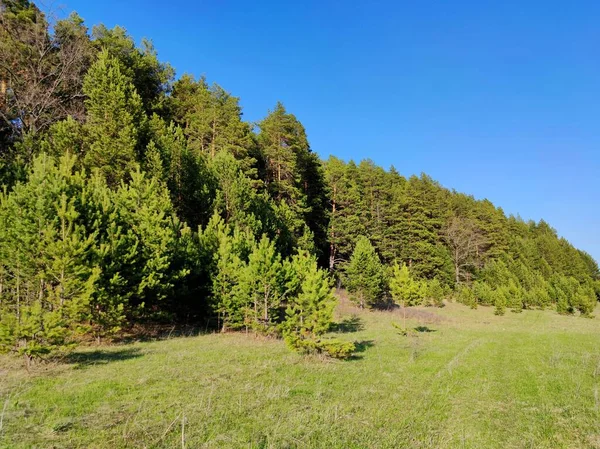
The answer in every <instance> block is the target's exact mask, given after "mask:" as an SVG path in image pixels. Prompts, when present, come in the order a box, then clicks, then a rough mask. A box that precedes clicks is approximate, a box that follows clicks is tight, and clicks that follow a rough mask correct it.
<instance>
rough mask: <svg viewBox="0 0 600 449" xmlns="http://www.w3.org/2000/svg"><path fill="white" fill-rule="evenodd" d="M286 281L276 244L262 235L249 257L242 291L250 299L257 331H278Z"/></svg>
mask: <svg viewBox="0 0 600 449" xmlns="http://www.w3.org/2000/svg"><path fill="white" fill-rule="evenodd" d="M283 280H284V273H283V269H282V263H281V256H280V255H279V253H278V252H277V251H276V249H275V244H274V243H273V242H272V241H270V240H269V239H268V238H267V237H266V236H263V238H262V239H261V240H260V242H259V243H258V245H257V246H256V248H255V249H254V251H253V252H252V253H251V254H250V256H249V258H248V266H247V268H246V270H245V271H244V274H243V281H242V282H243V284H242V289H243V290H242V291H243V292H244V294H245V295H247V296H248V297H249V298H250V304H251V306H252V309H253V312H252V313H253V326H254V328H255V329H256V330H259V331H262V332H265V333H270V332H273V331H274V330H275V327H274V325H275V323H276V320H277V311H278V308H279V306H280V304H281V299H282V295H283V293H284V292H283V285H284V282H283Z"/></svg>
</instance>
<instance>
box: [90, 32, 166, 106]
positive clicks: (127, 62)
mask: <svg viewBox="0 0 600 449" xmlns="http://www.w3.org/2000/svg"><path fill="white" fill-rule="evenodd" d="M92 38H93V44H94V46H95V47H96V48H98V49H100V50H101V51H106V52H108V54H109V55H110V56H111V57H112V58H115V59H116V60H118V61H119V65H120V66H121V68H122V72H123V74H124V75H125V76H127V77H128V78H129V79H130V80H131V81H132V83H133V85H134V86H135V90H136V91H137V92H138V94H139V95H140V99H141V101H142V104H143V108H144V111H145V112H146V113H147V114H151V113H152V112H157V111H161V112H162V111H164V110H165V109H166V107H167V106H166V104H165V103H166V101H167V97H166V94H167V92H168V91H169V90H170V87H171V82H172V80H173V77H174V75H175V72H174V70H173V68H172V67H171V66H170V65H169V64H166V63H163V62H160V61H159V60H158V57H157V54H156V50H155V49H154V47H153V45H152V42H150V41H149V40H147V39H143V40H142V46H141V48H138V47H136V45H135V41H134V40H133V38H132V37H131V36H129V35H127V31H126V30H125V29H124V28H122V27H120V26H116V27H114V28H112V29H108V28H106V27H105V26H104V25H97V26H94V27H93V29H92Z"/></svg>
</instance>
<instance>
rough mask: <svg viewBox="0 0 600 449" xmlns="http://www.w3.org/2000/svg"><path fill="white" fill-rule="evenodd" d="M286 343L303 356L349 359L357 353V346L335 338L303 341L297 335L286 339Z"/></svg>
mask: <svg viewBox="0 0 600 449" xmlns="http://www.w3.org/2000/svg"><path fill="white" fill-rule="evenodd" d="M286 342H287V344H288V346H289V347H290V348H292V349H293V350H294V351H297V352H300V353H302V354H325V355H327V356H329V357H332V358H334V359H349V358H351V357H352V356H353V355H354V352H355V351H356V344H355V343H353V342H351V341H342V340H338V339H335V338H318V339H302V338H299V337H298V336H297V335H292V336H288V337H286Z"/></svg>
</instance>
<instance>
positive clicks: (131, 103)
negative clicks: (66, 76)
mask: <svg viewBox="0 0 600 449" xmlns="http://www.w3.org/2000/svg"><path fill="white" fill-rule="evenodd" d="M83 90H84V93H85V95H86V96H87V99H86V102H85V105H86V109H87V111H88V118H87V121H86V124H85V129H86V132H87V135H88V139H89V148H87V149H86V151H85V156H84V163H85V165H86V166H87V167H89V168H92V169H98V170H99V171H100V173H101V174H102V175H103V176H105V177H106V180H107V182H108V183H109V185H111V186H115V185H117V184H118V183H119V182H120V180H122V179H126V175H127V174H128V173H129V172H130V171H131V170H133V168H134V167H135V162H136V161H137V160H139V156H138V153H139V151H140V147H139V142H140V132H141V129H142V127H143V126H144V125H145V120H146V118H145V115H144V113H143V109H142V100H141V98H140V96H139V95H138V93H137V92H136V90H135V87H134V85H133V83H132V82H131V80H130V79H128V78H127V76H126V75H124V74H123V72H122V70H121V66H120V63H119V61H118V60H117V59H115V58H113V57H111V56H110V55H109V53H108V52H107V51H102V52H100V55H99V57H98V60H97V61H96V62H95V63H94V64H93V65H92V67H91V68H90V70H89V72H88V73H87V75H86V77H85V80H84V84H83Z"/></svg>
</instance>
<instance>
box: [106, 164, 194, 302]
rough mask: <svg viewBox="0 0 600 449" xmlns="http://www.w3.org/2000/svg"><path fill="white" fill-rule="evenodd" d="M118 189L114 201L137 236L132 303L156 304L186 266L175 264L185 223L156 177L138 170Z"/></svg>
mask: <svg viewBox="0 0 600 449" xmlns="http://www.w3.org/2000/svg"><path fill="white" fill-rule="evenodd" d="M131 178H132V179H131V182H130V183H129V184H123V185H121V187H120V188H119V189H118V190H117V192H116V193H115V195H116V196H115V202H116V204H117V207H118V208H119V210H120V215H121V217H122V219H123V221H124V223H125V224H126V226H127V227H128V228H129V229H131V230H132V234H133V235H134V236H135V239H136V249H137V251H136V259H137V260H136V261H135V265H134V267H133V272H132V273H130V277H129V282H130V284H129V286H130V288H131V289H132V293H133V296H132V302H131V305H132V306H144V305H145V306H146V307H148V306H151V305H156V304H157V303H158V302H160V301H161V300H163V299H165V298H166V297H167V296H168V295H169V294H170V293H171V292H172V290H173V288H174V286H175V282H177V281H178V280H179V279H180V278H182V277H184V276H186V274H187V270H185V269H178V268H177V267H175V266H174V265H173V263H174V261H175V259H176V255H177V252H178V245H179V236H180V234H181V233H185V232H186V230H185V225H183V224H181V222H180V221H179V220H178V219H177V217H176V216H175V215H174V213H173V208H172V205H171V201H170V199H169V193H168V191H167V190H166V188H165V187H164V186H162V185H161V184H160V183H158V182H157V180H156V179H153V178H152V179H149V178H147V177H146V176H145V175H144V174H143V173H141V172H139V171H136V172H134V173H132V174H131Z"/></svg>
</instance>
